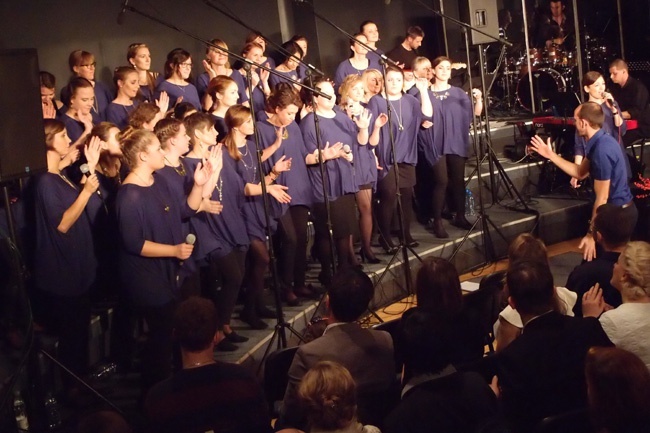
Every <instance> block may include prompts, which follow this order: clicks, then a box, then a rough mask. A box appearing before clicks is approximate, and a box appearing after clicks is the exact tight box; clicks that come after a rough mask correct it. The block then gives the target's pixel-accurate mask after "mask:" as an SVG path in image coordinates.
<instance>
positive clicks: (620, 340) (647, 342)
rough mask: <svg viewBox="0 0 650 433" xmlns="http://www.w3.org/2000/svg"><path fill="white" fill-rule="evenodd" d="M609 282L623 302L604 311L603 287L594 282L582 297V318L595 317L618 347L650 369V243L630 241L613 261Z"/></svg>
mask: <svg viewBox="0 0 650 433" xmlns="http://www.w3.org/2000/svg"><path fill="white" fill-rule="evenodd" d="M611 283H612V285H613V286H614V287H615V288H616V290H618V291H620V292H621V298H622V300H623V303H622V304H621V305H620V306H618V307H617V308H615V309H613V310H609V311H605V312H604V313H603V310H605V307H606V304H605V302H604V301H603V290H602V289H601V288H600V287H599V286H598V284H596V285H595V286H594V287H592V288H591V289H589V291H588V292H587V293H585V294H584V296H583V298H582V310H583V315H584V316H585V317H598V316H599V315H600V314H601V313H602V315H601V316H600V318H599V321H600V324H601V325H602V327H603V329H604V330H605V333H606V334H607V336H608V337H609V339H610V340H611V341H612V343H614V344H615V345H616V346H617V347H620V348H622V349H625V350H629V351H630V352H632V353H634V354H635V355H637V356H638V357H639V358H641V360H642V361H643V362H645V364H646V365H647V366H648V368H650V338H648V336H649V335H650V244H648V243H647V242H630V243H629V244H628V245H627V247H626V248H625V249H624V250H623V252H621V254H620V256H619V258H618V261H617V262H616V263H614V270H613V272H612V280H611Z"/></svg>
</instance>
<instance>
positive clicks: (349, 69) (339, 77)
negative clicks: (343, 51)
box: [334, 53, 381, 92]
mask: <svg viewBox="0 0 650 433" xmlns="http://www.w3.org/2000/svg"><path fill="white" fill-rule="evenodd" d="M368 54H370V53H368ZM375 57H376V56H375ZM366 69H378V70H379V71H381V66H380V65H379V63H378V62H377V61H373V60H371V59H370V57H368V67H367V68H366ZM366 69H357V68H355V67H354V66H352V63H351V62H350V59H345V60H343V61H342V62H341V63H339V65H338V66H337V68H336V73H334V86H335V88H336V90H337V92H338V88H339V86H341V83H343V80H344V79H345V77H347V76H348V75H358V76H361V74H363V71H365V70H366Z"/></svg>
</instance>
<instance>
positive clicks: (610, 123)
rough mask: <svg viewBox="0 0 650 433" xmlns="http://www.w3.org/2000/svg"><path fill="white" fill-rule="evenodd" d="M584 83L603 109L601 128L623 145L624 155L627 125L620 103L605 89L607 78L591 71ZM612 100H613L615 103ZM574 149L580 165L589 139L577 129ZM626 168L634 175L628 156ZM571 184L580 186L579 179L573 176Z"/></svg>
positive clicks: (592, 99)
mask: <svg viewBox="0 0 650 433" xmlns="http://www.w3.org/2000/svg"><path fill="white" fill-rule="evenodd" d="M582 85H583V86H584V90H585V92H586V93H587V95H589V101H590V102H595V103H596V104H598V105H600V106H601V107H602V109H603V113H604V114H605V121H604V122H603V126H602V127H601V129H602V130H603V131H605V133H606V134H609V135H611V136H612V137H614V139H616V141H618V143H619V144H620V145H621V149H623V155H624V156H625V155H626V152H625V146H624V144H623V135H625V133H626V132H627V125H626V123H625V120H623V117H622V115H621V107H619V105H618V103H617V102H616V101H614V98H613V97H612V95H611V94H610V93H608V92H606V91H605V79H604V78H603V76H602V75H601V74H600V72H596V71H589V72H587V73H586V74H585V75H584V77H583V78H582ZM610 101H612V102H613V104H612V102H610ZM573 149H574V153H575V156H574V159H573V162H575V163H576V164H578V165H580V163H581V162H582V160H583V158H584V157H585V154H586V149H587V140H585V138H584V137H581V136H580V134H578V131H577V130H576V133H575V144H574V148H573ZM625 168H626V170H627V177H628V179H629V178H631V177H632V169H631V168H630V161H628V159H627V158H625ZM571 186H573V187H574V188H576V187H577V186H578V179H576V178H575V177H572V178H571Z"/></svg>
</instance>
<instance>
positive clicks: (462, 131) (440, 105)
mask: <svg viewBox="0 0 650 433" xmlns="http://www.w3.org/2000/svg"><path fill="white" fill-rule="evenodd" d="M432 66H433V74H434V79H435V81H434V83H433V84H432V85H431V93H432V94H433V99H432V100H431V102H432V104H433V127H432V128H431V130H432V137H431V141H430V142H428V143H427V144H426V146H424V147H421V148H420V150H421V151H422V153H423V154H424V156H425V158H426V161H427V162H428V163H429V164H431V165H432V169H433V172H434V177H433V182H432V183H433V185H432V186H433V188H432V192H433V200H432V207H433V215H434V227H433V229H434V233H435V234H436V236H437V237H447V236H446V232H445V230H444V227H443V226H442V219H441V217H440V215H441V214H442V208H443V206H444V201H445V195H446V193H447V195H448V197H449V200H450V208H451V210H453V211H455V212H456V215H455V216H454V219H453V220H452V225H454V226H456V227H459V228H461V229H465V230H468V229H470V228H471V227H472V224H470V223H469V221H467V219H466V218H465V161H466V160H467V157H468V156H469V127H470V124H471V123H472V116H475V115H476V116H478V115H480V114H481V111H482V110H483V98H482V96H481V91H480V90H478V89H473V90H472V95H473V99H474V103H473V104H472V100H471V99H470V97H469V96H468V95H467V94H466V93H465V92H464V91H463V90H462V89H460V88H459V87H454V86H451V85H450V84H449V78H450V76H451V60H450V59H449V58H447V57H437V58H435V59H434V60H433V62H432ZM420 93H422V92H420Z"/></svg>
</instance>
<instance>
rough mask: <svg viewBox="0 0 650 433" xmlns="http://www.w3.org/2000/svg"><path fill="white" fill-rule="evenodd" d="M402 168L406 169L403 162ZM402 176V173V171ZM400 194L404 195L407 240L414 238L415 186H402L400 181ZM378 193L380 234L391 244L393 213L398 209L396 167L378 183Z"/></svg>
mask: <svg viewBox="0 0 650 433" xmlns="http://www.w3.org/2000/svg"><path fill="white" fill-rule="evenodd" d="M399 169H400V170H403V169H406V167H404V166H403V165H402V164H400V166H399ZM400 177H402V174H401V172H400ZM399 192H400V195H401V196H402V212H403V213H404V234H405V236H406V240H405V241H406V242H410V241H411V240H412V237H411V217H412V214H413V187H412V186H408V187H402V186H401V182H400V188H399ZM377 195H378V197H379V206H377V209H376V210H377V212H376V215H377V225H378V227H379V234H380V235H381V236H382V237H383V238H384V240H385V241H386V242H387V243H388V244H389V245H391V244H392V241H391V240H390V239H391V237H390V231H391V222H392V220H393V215H395V209H397V188H396V185H395V168H391V169H390V172H389V173H388V174H387V175H386V177H384V178H383V179H382V180H380V181H379V182H378V183H377Z"/></svg>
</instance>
